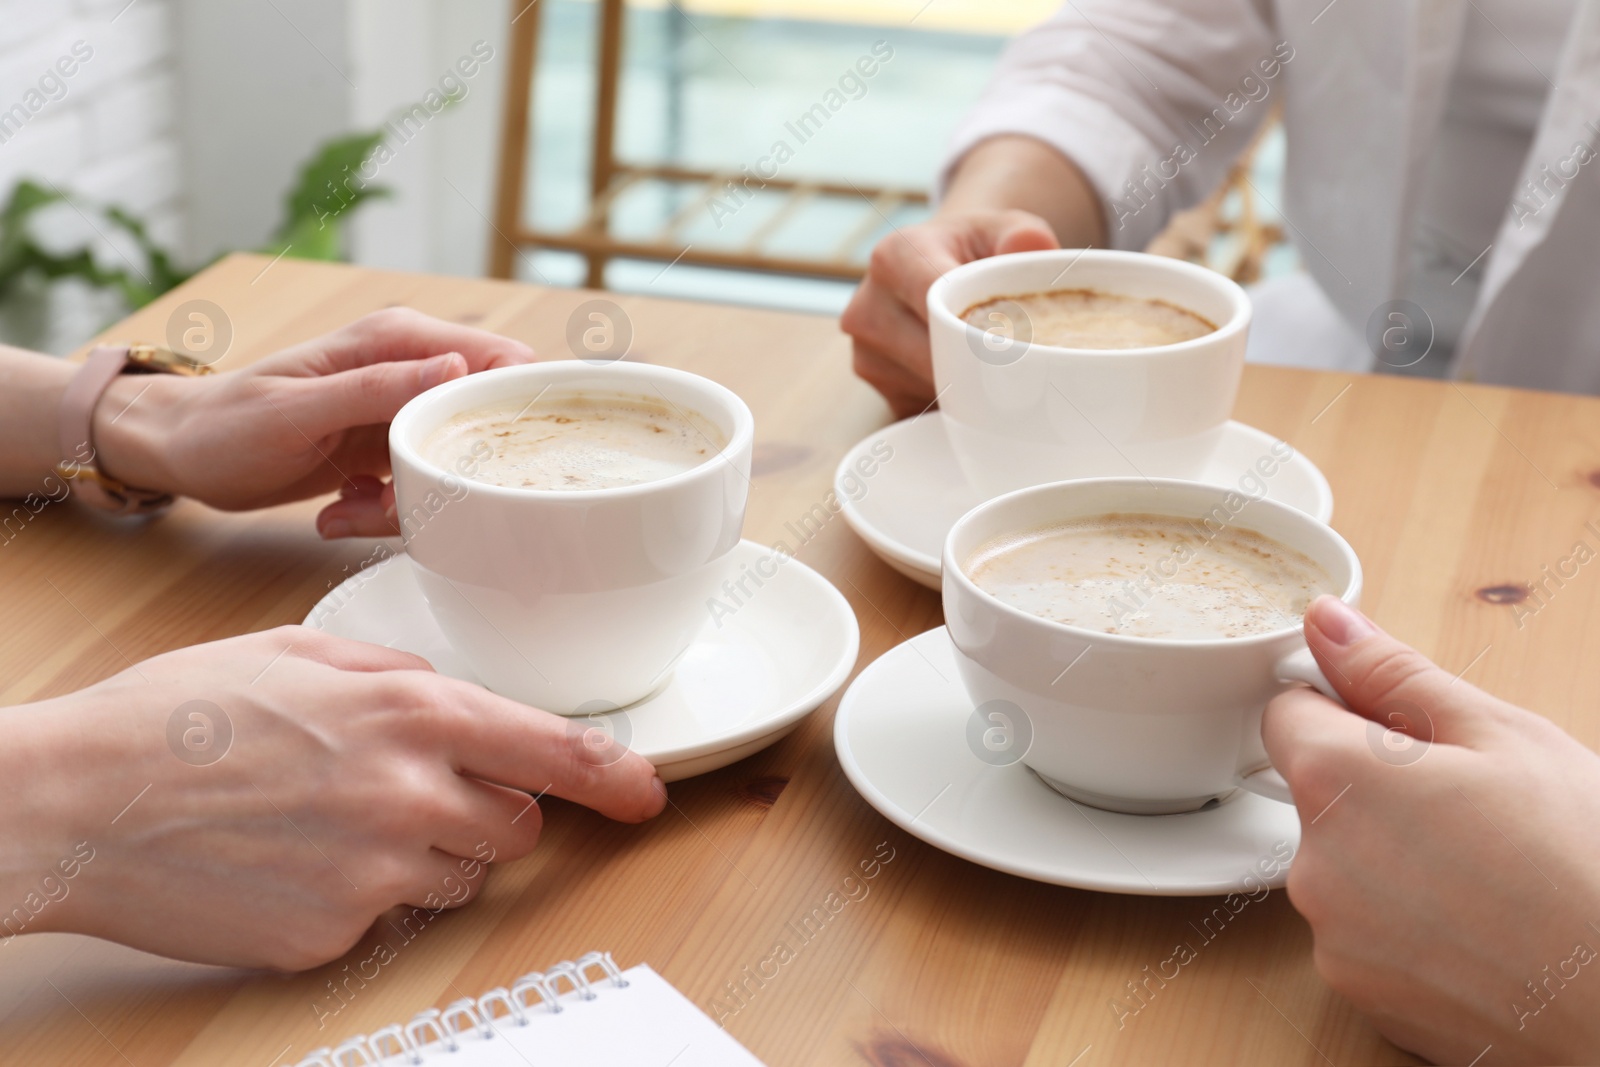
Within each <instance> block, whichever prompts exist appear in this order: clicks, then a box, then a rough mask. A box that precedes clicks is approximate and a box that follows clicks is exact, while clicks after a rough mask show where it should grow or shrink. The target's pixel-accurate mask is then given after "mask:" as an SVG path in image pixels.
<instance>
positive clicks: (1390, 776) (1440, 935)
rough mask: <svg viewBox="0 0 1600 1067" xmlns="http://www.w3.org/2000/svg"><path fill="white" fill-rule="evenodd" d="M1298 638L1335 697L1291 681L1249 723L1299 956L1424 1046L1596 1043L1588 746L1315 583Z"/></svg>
mask: <svg viewBox="0 0 1600 1067" xmlns="http://www.w3.org/2000/svg"><path fill="white" fill-rule="evenodd" d="M1306 638H1307V640H1308V642H1309V643H1310V645H1311V648H1312V651H1313V652H1314V653H1315V654H1316V657H1317V659H1318V661H1319V662H1320V663H1321V664H1322V669H1323V673H1325V674H1326V675H1327V676H1328V679H1329V680H1330V681H1331V682H1332V683H1333V685H1334V687H1335V688H1336V689H1337V690H1338V691H1339V693H1340V694H1341V695H1342V696H1343V697H1344V699H1345V700H1346V701H1347V702H1348V703H1349V705H1350V710H1349V711H1347V710H1345V709H1344V708H1341V707H1340V706H1339V705H1337V704H1335V703H1334V702H1333V701H1331V700H1327V699H1326V698H1324V697H1322V696H1319V695H1318V694H1316V693H1315V692H1313V691H1312V690H1309V689H1296V690H1293V691H1291V692H1289V693H1285V694H1284V695H1282V696H1280V697H1278V699H1277V700H1275V701H1273V703H1272V705H1271V706H1270V707H1268V709H1267V715H1266V720H1265V723H1264V724H1263V728H1262V729H1263V735H1264V737H1265V739H1266V743H1267V750H1268V752H1270V753H1271V755H1272V760H1273V763H1274V764H1275V765H1276V766H1277V768H1278V769H1279V770H1280V771H1281V772H1282V773H1283V776H1284V777H1285V778H1286V779H1288V782H1289V786H1290V788H1291V790H1292V791H1293V793H1294V797H1295V803H1296V806H1297V807H1298V808H1299V809H1300V816H1301V820H1300V821H1301V825H1302V826H1303V828H1304V830H1303V834H1304V836H1303V839H1302V841H1301V845H1300V852H1299V854H1298V855H1297V856H1296V857H1295V860H1294V866H1293V868H1292V869H1291V870H1290V873H1289V899H1290V900H1291V901H1292V902H1293V903H1294V906H1295V907H1296V908H1297V909H1299V911H1300V913H1301V914H1302V915H1304V916H1305V918H1306V921H1307V922H1309V923H1310V924H1311V929H1312V932H1313V933H1314V934H1315V937H1316V949H1315V958H1316V965H1317V970H1318V971H1319V972H1320V973H1321V974H1322V976H1323V978H1324V979H1326V980H1327V982H1328V984H1329V985H1331V986H1332V987H1333V988H1334V989H1335V990H1337V991H1339V992H1340V993H1342V994H1344V996H1345V997H1347V998H1348V999H1349V1000H1351V1001H1352V1002H1353V1003H1354V1004H1355V1005H1356V1007H1358V1008H1360V1009H1361V1010H1362V1011H1363V1012H1365V1013H1366V1014H1367V1015H1368V1016H1370V1017H1371V1018H1372V1020H1373V1022H1374V1023H1375V1024H1376V1025H1377V1027H1378V1029H1379V1030H1381V1031H1382V1032H1383V1033H1384V1035H1385V1036H1387V1037H1388V1038H1389V1039H1390V1040H1392V1041H1394V1042H1395V1043H1396V1044H1398V1045H1400V1046H1401V1047H1403V1048H1407V1049H1410V1050H1412V1051H1414V1052H1417V1053H1419V1054H1421V1055H1423V1056H1426V1057H1428V1058H1429V1059H1432V1060H1435V1061H1438V1062H1441V1063H1477V1062H1480V1057H1481V1062H1482V1063H1484V1064H1489V1063H1519V1062H1523V1063H1593V1062H1595V1061H1596V1060H1597V1059H1600V756H1597V755H1596V754H1595V753H1594V752H1592V751H1590V750H1589V749H1588V748H1585V747H1584V746H1583V745H1581V744H1579V743H1578V742H1577V741H1575V740H1574V739H1573V738H1572V737H1570V736H1569V735H1567V734H1566V733H1564V732H1563V731H1562V730H1561V729H1559V728H1558V727H1556V726H1555V725H1554V724H1553V723H1551V722H1549V721H1548V720H1546V719H1545V718H1543V717H1542V716H1539V715H1535V714H1533V713H1531V712H1528V711H1524V710H1523V709H1521V708H1518V707H1515V706H1513V705H1511V704H1507V703H1506V702H1505V701H1503V700H1497V699H1496V698H1494V697H1492V696H1490V695H1488V694H1487V693H1484V692H1483V691H1482V690H1480V689H1477V688H1475V687H1474V686H1472V685H1470V684H1468V683H1467V682H1463V681H1460V680H1458V679H1456V678H1454V677H1452V676H1451V675H1450V674H1449V673H1448V672H1446V671H1444V670H1441V669H1440V668H1439V667H1437V666H1435V665H1434V664H1432V663H1430V662H1429V661H1428V660H1427V659H1425V658H1424V657H1423V656H1421V655H1420V654H1418V653H1417V652H1415V651H1413V650H1412V649H1410V648H1408V647H1406V646H1405V645H1403V644H1401V643H1400V642H1399V641H1396V640H1395V639H1394V638H1392V637H1390V636H1389V635H1388V634H1385V633H1383V632H1382V631H1380V630H1378V629H1377V627H1375V626H1374V625H1373V624H1372V623H1371V622H1370V621H1369V620H1368V619H1367V618H1366V617H1365V616H1363V615H1361V614H1360V613H1359V612H1356V611H1355V610H1354V609H1352V608H1348V607H1346V606H1345V605H1344V604H1342V603H1341V602H1340V601H1338V600H1337V599H1335V598H1333V597H1323V598H1320V599H1319V600H1317V601H1316V602H1315V603H1314V604H1313V605H1312V606H1311V610H1310V611H1309V612H1307V615H1306ZM1591 668H1592V664H1573V665H1572V666H1571V668H1570V669H1572V670H1588V669H1591ZM1491 1046H1492V1048H1491ZM1486 1051H1487V1052H1488V1054H1487V1055H1484V1053H1485V1052H1486Z"/></svg>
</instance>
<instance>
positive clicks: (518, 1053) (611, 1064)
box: [358, 964, 765, 1067]
mask: <svg viewBox="0 0 1600 1067" xmlns="http://www.w3.org/2000/svg"><path fill="white" fill-rule="evenodd" d="M623 977H624V978H626V979H627V980H628V984H627V985H626V986H625V987H620V988H619V987H617V986H614V985H612V984H611V983H610V982H609V981H605V982H597V983H595V987H594V988H595V997H594V999H593V1000H582V999H580V998H579V997H577V996H575V995H570V994H569V995H567V996H563V997H562V998H561V1007H562V1010H561V1011H560V1012H551V1011H549V1010H548V1009H546V1008H544V1007H543V1006H539V1007H535V1008H533V1009H531V1010H530V1011H529V1012H528V1021H527V1023H526V1024H525V1025H522V1026H518V1025H517V1024H516V1023H515V1022H513V1021H512V1020H511V1019H510V1018H508V1017H506V1016H501V1017H500V1018H499V1019H498V1020H496V1022H495V1025H494V1033H493V1034H492V1036H490V1037H488V1038H484V1037H483V1036H481V1033H480V1032H479V1031H478V1030H477V1029H473V1030H470V1031H468V1032H466V1033H463V1034H459V1035H457V1036H456V1042H457V1044H458V1046H459V1047H458V1048H457V1050H456V1051H455V1052H449V1051H447V1050H446V1049H444V1048H443V1047H442V1046H440V1045H436V1044H435V1045H430V1046H428V1047H427V1048H426V1049H424V1050H423V1053H422V1060H421V1062H422V1063H423V1064H425V1065H437V1067H567V1065H569V1064H572V1065H581V1067H765V1065H764V1064H762V1062H761V1061H760V1060H758V1059H756V1058H755V1057H754V1056H752V1055H750V1053H749V1052H747V1051H746V1050H745V1048H744V1046H743V1045H741V1044H739V1042H737V1041H735V1040H734V1039H733V1038H732V1037H731V1036H730V1035H729V1034H728V1032H727V1031H726V1030H723V1029H722V1028H721V1027H719V1026H717V1024H716V1023H714V1022H712V1021H711V1019H710V1018H709V1017H707V1016H706V1014H705V1013H704V1012H702V1011H701V1010H700V1009H699V1008H697V1007H695V1006H694V1004H693V1002H691V1001H690V1000H689V999H688V998H687V997H685V996H684V995H683V994H682V993H679V992H678V991H677V990H676V989H674V988H673V987H672V985H671V983H669V982H668V981H667V980H666V979H665V978H662V977H661V976H660V975H659V974H657V973H656V972H655V971H652V970H651V969H650V968H649V967H647V966H645V965H644V964H640V965H639V966H637V967H634V968H632V969H630V970H628V971H625V972H623ZM358 1062H359V1061H358ZM378 1062H379V1063H380V1064H381V1065H382V1067H401V1065H402V1064H411V1063H414V1062H416V1061H414V1060H412V1059H411V1058H410V1056H409V1055H405V1056H398V1055H397V1056H388V1057H385V1058H384V1059H382V1060H380V1061H378Z"/></svg>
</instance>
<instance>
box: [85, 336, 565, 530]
mask: <svg viewBox="0 0 1600 1067" xmlns="http://www.w3.org/2000/svg"><path fill="white" fill-rule="evenodd" d="M532 358H533V352H532V350H530V349H529V348H528V347H527V346H526V345H524V344H522V343H520V342H518V341H513V340H511V339H509V338H506V337H501V336H498V335H496V334H492V333H487V332H485V331H483V330H477V329H473V328H471V327H468V326H460V325H457V324H455V323H449V322H443V321H441V320H439V319H435V318H432V317H431V316H428V315H424V314H422V313H421V312H418V311H413V310H411V309H409V308H390V309H387V310H385V311H379V312H376V313H374V314H371V315H367V316H365V317H364V318H361V319H358V320H356V321H355V322H353V323H351V324H350V325H348V326H345V327H343V328H342V329H339V330H335V331H334V332H333V333H330V334H325V335H324V336H322V337H318V338H315V339H313V340H310V341H306V342H304V343H302V344H298V345H295V346H294V347H292V348H287V349H284V350H283V351H282V352H278V353H276V354H274V355H272V356H269V357H268V358H266V359H263V360H261V361H260V362H258V363H254V364H252V365H250V366H248V367H245V368H243V369H241V370H236V371H229V372H226V373H223V374H217V375H211V376H207V377H203V378H178V377H170V376H165V375H162V376H144V375H140V376H127V375H125V376H123V377H121V378H118V379H117V380H116V381H115V382H114V383H113V384H112V386H111V389H109V390H108V391H107V393H106V395H105V397H103V398H102V399H101V401H100V404H99V405H98V406H97V407H96V409H95V421H94V441H95V447H96V450H97V454H98V457H99V462H100V464H101V467H102V469H103V470H105V471H106V472H107V473H108V474H111V475H113V476H115V477H117V478H119V479H121V480H122V481H124V482H126V483H128V484H129V485H134V486H138V487H139V488H141V489H156V490H163V491H166V492H172V493H176V494H178V495H180V496H188V497H193V498H194V499H196V500H199V501H201V502H203V503H206V504H210V505H211V506H212V507H216V508H223V509H225V510H229V511H239V510H244V509H247V508H258V507H268V506H270V505H273V504H281V503H285V502H288V501H291V500H303V499H306V498H308V497H315V496H321V495H323V494H325V493H331V492H334V491H336V490H337V491H338V492H339V494H340V497H341V499H340V500H339V501H337V502H336V503H333V504H330V505H329V506H328V507H327V508H325V509H323V511H322V513H321V515H319V516H318V520H317V528H318V529H319V530H320V531H321V533H322V536H324V537H330V538H331V537H346V536H367V537H381V536H386V535H390V534H393V533H395V532H396V528H395V525H394V522H393V520H392V519H391V518H390V517H389V515H388V514H387V512H389V511H391V510H392V508H393V502H394V499H393V491H392V490H391V489H390V488H388V487H387V486H386V485H385V484H384V482H383V478H384V477H385V476H387V475H388V474H389V443H388V427H389V421H390V419H392V418H393V417H394V415H395V413H396V412H398V411H399V410H400V408H401V407H403V406H404V405H405V403H406V402H407V401H409V400H410V399H411V398H412V397H414V396H416V395H417V394H418V393H421V392H423V391H424V390H426V389H430V388H432V387H433V386H435V385H438V384H440V383H441V382H446V381H449V380H450V379H452V378H459V377H461V376H462V375H464V374H470V373H473V372H475V371H480V370H488V369H490V368H492V367H504V366H510V365H512V364H517V363H526V362H528V361H530V360H531V359H532Z"/></svg>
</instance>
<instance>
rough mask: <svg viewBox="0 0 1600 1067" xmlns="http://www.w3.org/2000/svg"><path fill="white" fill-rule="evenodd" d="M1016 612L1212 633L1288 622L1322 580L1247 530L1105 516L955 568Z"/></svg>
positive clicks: (1326, 586) (1005, 541)
mask: <svg viewBox="0 0 1600 1067" xmlns="http://www.w3.org/2000/svg"><path fill="white" fill-rule="evenodd" d="M963 569H964V570H965V571H966V573H967V576H968V577H970V578H971V579H972V580H973V582H974V583H976V584H977V586H978V587H979V588H980V589H983V590H984V591H985V592H988V593H989V594H991V595H992V596H994V597H996V598H998V599H999V600H1001V601H1004V602H1005V603H1007V604H1010V605H1012V606H1013V607H1016V608H1018V609H1020V610H1022V611H1026V612H1028V613H1029V614H1032V615H1038V616H1039V617H1041V618H1045V619H1050V620H1052V621H1054V622H1060V623H1066V624H1068V625H1071V626H1080V627H1083V628H1084V629H1088V630H1099V631H1101V632H1103V633H1112V634H1126V635H1129V636H1134V637H1150V638H1165V639H1176V640H1212V639H1216V638H1223V637H1244V636H1248V635H1251V634H1263V633H1272V632H1274V631H1277V630H1284V629H1288V628H1290V627H1293V626H1295V625H1297V624H1298V623H1299V621H1300V618H1301V616H1302V615H1303V614H1304V613H1305V609H1306V607H1307V606H1308V605H1309V604H1310V603H1311V601H1312V600H1314V599H1316V597H1318V596H1319V595H1321V594H1323V593H1334V592H1337V591H1338V590H1336V589H1335V588H1334V587H1333V580H1332V579H1331V578H1330V577H1329V576H1328V573H1327V571H1325V570H1324V569H1323V568H1322V567H1321V566H1319V565H1318V564H1317V563H1316V562H1314V561H1313V560H1311V559H1309V558H1308V557H1306V556H1305V555H1303V554H1301V553H1299V552H1297V551H1295V550H1294V549H1292V548H1289V547H1288V546H1287V545H1283V544H1280V543H1278V542H1277V541H1274V540H1272V539H1271V538H1268V537H1264V536H1262V535H1261V534H1258V533H1256V532H1254V531H1253V530H1246V529H1242V528H1237V527H1225V528H1223V529H1221V530H1220V531H1219V530H1217V529H1216V527H1215V526H1204V525H1201V523H1200V522H1199V521H1198V520H1192V521H1191V520H1189V519H1178V518H1170V517H1167V516H1160V515H1124V514H1112V515H1102V516H1097V517H1095V518H1092V519H1087V520H1079V521H1074V522H1069V523H1063V524H1060V525H1053V526H1047V527H1044V528H1041V529H1037V530H1032V531H1027V532H1024V533H1021V534H1018V535H1015V536H1010V537H1005V538H1000V539H997V540H995V541H991V542H989V543H988V544H986V545H984V546H982V547H981V548H979V549H978V550H977V551H976V552H974V553H973V554H972V556H971V557H970V558H969V559H968V560H967V562H966V566H965V567H964V568H963Z"/></svg>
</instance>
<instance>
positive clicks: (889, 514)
mask: <svg viewBox="0 0 1600 1067" xmlns="http://www.w3.org/2000/svg"><path fill="white" fill-rule="evenodd" d="M1275 440H1276V438H1274V437H1273V436H1272V435H1271V434H1269V433H1265V432H1264V431H1261V430H1257V429H1256V428H1254V427H1253V426H1246V425H1245V424H1244V423H1242V422H1229V423H1228V425H1227V429H1226V431H1225V432H1224V434H1223V438H1222V444H1221V445H1220V446H1218V448H1217V452H1216V455H1215V456H1213V457H1212V460H1211V463H1210V465H1209V466H1208V467H1207V468H1206V471H1205V474H1204V475H1203V476H1202V477H1200V478H1199V479H1198V480H1199V481H1202V482H1206V483H1207V484H1210V485H1221V486H1234V485H1237V484H1238V482H1239V478H1240V477H1241V476H1242V475H1243V474H1244V472H1245V471H1246V470H1248V469H1249V468H1250V467H1252V466H1253V465H1254V464H1255V462H1256V461H1257V460H1258V459H1260V458H1261V457H1262V456H1265V455H1268V454H1269V452H1268V450H1269V449H1270V448H1271V447H1272V444H1273V442H1274V441H1275ZM884 445H887V446H888V447H889V448H891V449H893V454H892V458H890V459H887V460H885V459H883V458H882V449H883V446H884ZM875 448H876V449H878V453H877V454H874V453H873V449H875ZM863 458H865V459H866V460H867V461H868V462H869V465H868V466H867V467H865V468H864V469H867V470H872V468H873V467H874V466H875V467H876V468H877V469H876V470H874V471H873V473H872V475H871V476H870V477H867V478H862V477H860V476H859V475H858V474H856V473H855V472H856V471H857V470H858V469H861V468H857V467H856V464H857V462H859V461H861V460H862V459H863ZM846 472H850V476H849V478H848V479H847V478H846ZM1113 473H1130V474H1131V473H1132V472H1131V471H1129V472H1113ZM1265 481H1266V483H1267V496H1268V497H1269V498H1270V499H1273V500H1277V501H1279V502H1281V503H1284V504H1288V505H1289V506H1290V507H1292V508H1299V509H1300V510H1301V511H1304V512H1305V513H1307V514H1308V515H1312V516H1314V517H1315V518H1317V519H1320V520H1321V521H1323V522H1327V521H1328V520H1329V519H1330V518H1332V517H1333V490H1332V489H1331V488H1329V486H1328V479H1326V478H1324V477H1323V476H1322V472H1321V471H1320V470H1318V469H1317V465H1316V464H1315V463H1312V462H1311V461H1310V460H1309V459H1307V458H1306V457H1305V456H1303V455H1301V454H1300V453H1299V452H1296V453H1295V454H1294V456H1293V457H1292V458H1291V459H1290V460H1289V461H1288V462H1287V463H1285V464H1283V465H1282V466H1281V467H1280V468H1279V469H1278V471H1277V473H1276V474H1274V475H1273V476H1272V477H1271V478H1267V479H1265ZM863 485H865V491H863V490H862V486H863ZM833 489H834V494H835V496H837V498H838V499H839V501H840V503H841V505H842V510H843V512H844V520H845V522H847V523H849V524H850V528H851V529H852V530H854V531H855V532H856V533H858V534H860V535H861V539H862V540H863V541H865V542H866V543H867V546H868V547H869V548H871V549H872V551H874V552H876V553H877V554H878V555H879V556H881V557H883V561H884V562H885V563H887V564H889V566H891V567H893V568H894V569H895V570H897V571H899V572H900V573H901V574H904V575H905V576H906V577H908V578H910V579H912V580H913V581H916V582H921V583H922V584H923V585H925V586H927V587H929V588H930V589H937V588H939V570H940V565H939V557H940V555H941V554H942V553H943V551H944V538H945V534H947V533H949V532H950V527H952V526H954V525H955V523H956V520H957V519H959V518H960V517H961V516H963V515H965V514H966V513H967V512H969V511H971V510H972V509H973V508H975V507H977V506H978V505H979V504H981V503H983V499H984V498H983V495H982V494H981V493H980V492H979V491H978V490H977V489H975V488H973V486H972V485H970V484H969V483H968V482H967V480H966V477H965V476H963V475H962V473H961V467H960V465H959V464H957V463H956V457H955V453H954V452H952V451H951V450H950V438H949V436H948V435H947V434H946V433H945V428H944V416H943V415H941V414H940V413H939V412H937V411H930V412H928V413H926V414H923V415H918V416H916V417H915V418H910V419H905V420H904V421H901V422H897V423H895V424H894V425H892V426H886V427H884V428H883V429H882V430H879V431H878V432H877V433H875V434H873V435H872V436H871V437H868V438H867V439H866V440H864V441H862V442H860V443H859V444H857V445H856V446H855V447H854V448H852V449H851V450H850V451H849V452H848V453H847V454H846V455H845V457H844V459H843V460H841V461H840V462H839V466H838V468H837V469H836V470H835V471H834V476H833ZM852 490H853V491H852Z"/></svg>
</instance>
